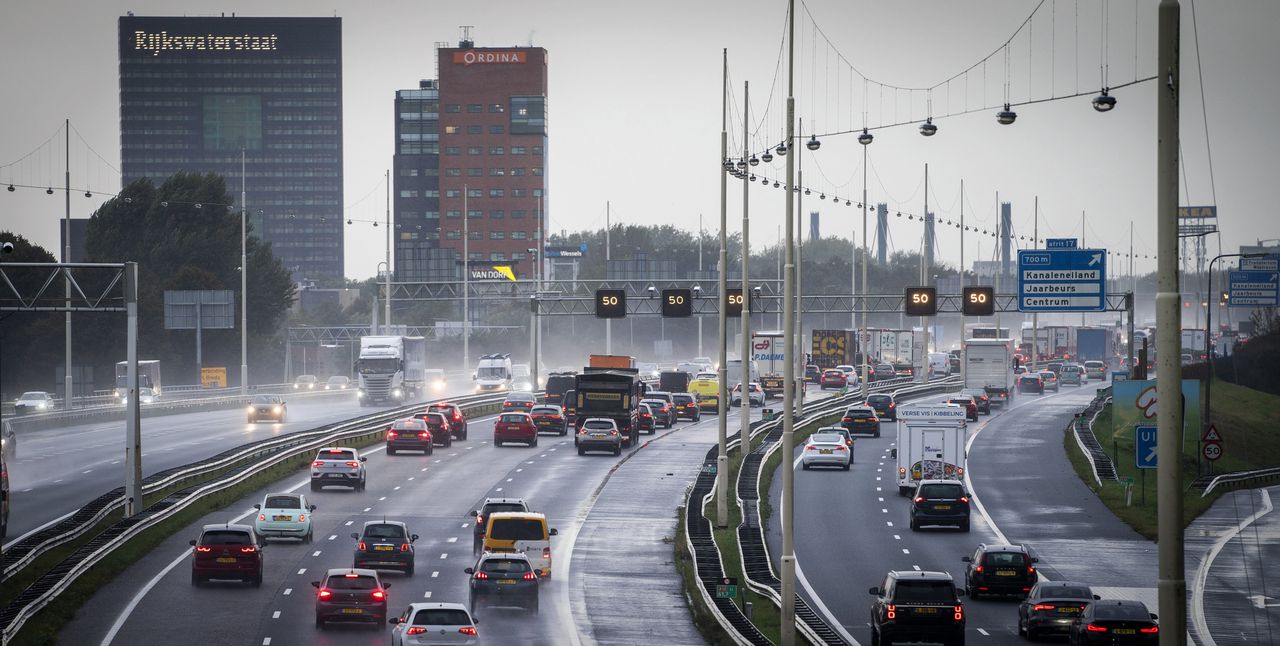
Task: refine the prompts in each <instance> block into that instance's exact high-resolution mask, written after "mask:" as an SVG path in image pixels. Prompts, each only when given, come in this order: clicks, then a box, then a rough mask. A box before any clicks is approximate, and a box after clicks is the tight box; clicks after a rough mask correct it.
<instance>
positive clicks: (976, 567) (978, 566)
mask: <svg viewBox="0 0 1280 646" xmlns="http://www.w3.org/2000/svg"><path fill="white" fill-rule="evenodd" d="M973 571H974V572H978V573H981V572H982V566H981V565H975V566H973Z"/></svg>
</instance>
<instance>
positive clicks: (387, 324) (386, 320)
mask: <svg viewBox="0 0 1280 646" xmlns="http://www.w3.org/2000/svg"><path fill="white" fill-rule="evenodd" d="M463 215H464V216H465V215H466V214H465V213H464V214H463ZM386 290H387V293H386V296H387V298H386V303H383V307H385V308H386V314H385V316H383V323H382V329H383V330H386V333H387V334H391V169H387V273H386Z"/></svg>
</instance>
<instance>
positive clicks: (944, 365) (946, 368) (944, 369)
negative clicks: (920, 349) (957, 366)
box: [929, 352, 951, 377]
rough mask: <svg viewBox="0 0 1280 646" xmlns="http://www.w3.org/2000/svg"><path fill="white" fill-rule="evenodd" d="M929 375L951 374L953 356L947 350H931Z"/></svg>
mask: <svg viewBox="0 0 1280 646" xmlns="http://www.w3.org/2000/svg"><path fill="white" fill-rule="evenodd" d="M929 376H930V377H949V376H951V356H950V355H948V354H947V353H946V352H930V353H929Z"/></svg>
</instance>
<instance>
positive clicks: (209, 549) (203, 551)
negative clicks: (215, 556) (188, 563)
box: [196, 545, 213, 554]
mask: <svg viewBox="0 0 1280 646" xmlns="http://www.w3.org/2000/svg"><path fill="white" fill-rule="evenodd" d="M196 551H197V552H200V553H201V554H206V553H208V552H212V551H213V548H212V547H207V546H205V545H197V546H196Z"/></svg>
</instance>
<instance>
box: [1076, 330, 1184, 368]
mask: <svg viewBox="0 0 1280 646" xmlns="http://www.w3.org/2000/svg"><path fill="white" fill-rule="evenodd" d="M1201 347H1202V348H1203V347H1204V346H1201ZM1115 354H1116V352H1115V332H1113V331H1112V329H1111V328H1105V327H1082V328H1078V329H1077V330H1076V360H1077V361H1079V362H1080V363H1084V362H1085V361H1102V362H1105V363H1107V364H1108V365H1110V364H1111V360H1112V359H1113V358H1115Z"/></svg>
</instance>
